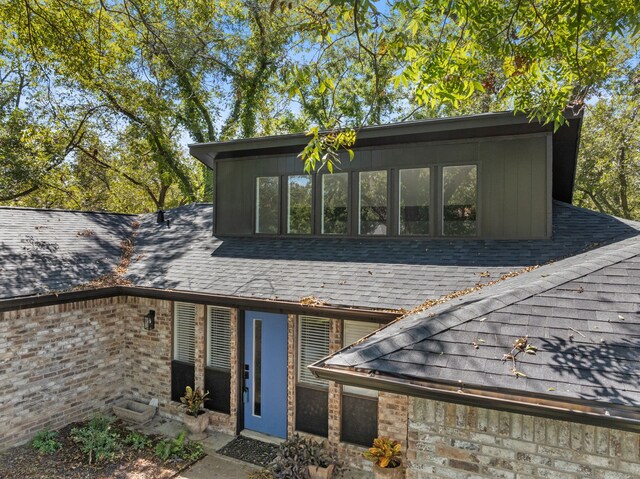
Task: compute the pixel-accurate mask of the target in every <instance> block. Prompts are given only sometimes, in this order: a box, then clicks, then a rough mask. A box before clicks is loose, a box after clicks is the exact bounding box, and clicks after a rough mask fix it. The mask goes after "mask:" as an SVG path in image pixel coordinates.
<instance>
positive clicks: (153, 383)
mask: <svg viewBox="0 0 640 479" xmlns="http://www.w3.org/2000/svg"><path fill="white" fill-rule="evenodd" d="M151 309H152V310H154V311H155V312H156V322H155V329H153V330H151V331H147V330H145V329H144V328H143V326H142V318H143V317H144V316H145V315H146V314H147V313H148V312H149V310H151ZM121 315H122V331H124V338H122V332H119V333H117V334H116V336H117V337H118V338H119V340H122V339H123V340H124V344H123V346H124V349H123V351H122V361H123V365H124V367H123V376H124V385H123V393H126V395H127V397H131V398H133V399H136V400H139V401H141V402H145V403H147V402H149V400H150V399H152V398H157V399H158V401H159V403H160V406H161V407H166V406H167V405H168V404H169V403H170V402H171V354H172V351H171V350H172V333H171V331H172V323H173V306H172V303H171V301H160V300H155V299H147V298H135V297H127V298H124V301H123V305H122V313H121Z"/></svg>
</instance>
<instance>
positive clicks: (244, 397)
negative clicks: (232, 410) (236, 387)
mask: <svg viewBox="0 0 640 479" xmlns="http://www.w3.org/2000/svg"><path fill="white" fill-rule="evenodd" d="M242 401H243V402H249V388H243V389H242Z"/></svg>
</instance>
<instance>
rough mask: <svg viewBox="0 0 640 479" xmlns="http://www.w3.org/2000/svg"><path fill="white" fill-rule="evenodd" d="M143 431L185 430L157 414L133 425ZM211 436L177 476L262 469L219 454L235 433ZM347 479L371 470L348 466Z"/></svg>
mask: <svg viewBox="0 0 640 479" xmlns="http://www.w3.org/2000/svg"><path fill="white" fill-rule="evenodd" d="M132 429H136V430H138V431H140V432H142V433H144V434H158V435H163V436H167V437H170V438H174V437H176V436H177V435H178V434H180V433H181V432H182V431H184V430H185V428H184V425H183V424H182V423H181V422H178V421H174V420H172V419H167V418H164V417H160V416H157V415H156V417H154V418H153V420H152V421H151V422H149V423H147V424H145V425H144V426H141V427H134V428H132ZM208 434H209V436H208V437H207V438H206V439H205V440H204V441H202V445H203V447H204V452H205V453H206V454H207V455H206V456H205V457H204V458H203V459H201V460H200V461H198V462H197V463H195V464H194V465H193V466H192V467H190V468H189V469H187V470H186V471H182V473H181V474H180V475H179V476H178V477H177V479H247V477H248V476H249V474H251V473H252V472H256V471H259V470H260V468H259V467H258V466H254V465H253V464H249V463H248V462H243V461H239V460H237V459H234V458H231V457H227V456H223V455H221V454H218V452H217V451H218V450H219V449H220V448H221V447H223V446H225V445H226V444H227V443H229V442H230V441H232V440H233V438H234V436H231V435H229V434H223V433H221V432H215V431H209V432H208ZM343 477H344V479H368V478H370V477H373V475H372V474H370V473H366V472H363V471H357V470H349V471H347V472H346V473H345V475H344V476H343Z"/></svg>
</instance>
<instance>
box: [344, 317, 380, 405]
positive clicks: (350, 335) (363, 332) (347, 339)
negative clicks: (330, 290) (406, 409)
mask: <svg viewBox="0 0 640 479" xmlns="http://www.w3.org/2000/svg"><path fill="white" fill-rule="evenodd" d="M381 326H382V325H381V324H379V323H372V322H365V321H352V320H345V321H343V323H342V346H343V347H347V346H350V345H351V344H353V343H355V342H357V341H359V340H361V339H362V338H364V337H365V336H368V335H369V334H371V333H373V332H374V331H377V330H378V329H380V327H381ZM350 329H352V330H355V331H349V330H350ZM342 392H343V393H346V394H352V395H356V396H365V397H371V398H377V397H378V391H376V390H375V389H366V388H359V387H356V386H342Z"/></svg>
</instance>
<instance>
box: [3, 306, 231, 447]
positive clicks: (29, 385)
mask: <svg viewBox="0 0 640 479" xmlns="http://www.w3.org/2000/svg"><path fill="white" fill-rule="evenodd" d="M150 309H153V310H154V311H155V313H156V322H155V329H154V330H151V331H146V330H145V329H144V328H143V323H142V318H143V317H144V315H146V314H147V313H148V312H149V310H150ZM197 312H198V315H197V320H196V334H197V337H198V338H201V340H199V341H197V348H196V381H197V383H198V384H200V383H202V385H203V383H204V362H205V359H206V355H205V344H206V343H205V331H206V328H205V324H206V323H205V307H204V306H198V308H197ZM237 317H238V315H237V310H232V324H231V333H232V340H231V364H232V365H234V366H235V364H236V356H237V339H236V330H237V324H236V323H237ZM172 329H173V303H172V302H171V301H162V300H155V299H147V298H136V297H119V298H107V299H99V300H92V301H82V302H76V303H68V304H62V305H56V306H47V307H42V308H33V309H25V310H21V311H11V312H5V313H0V391H1V394H0V449H3V448H6V447H10V446H12V445H16V444H20V443H22V442H25V441H27V440H28V439H30V438H31V437H32V436H33V434H34V433H35V432H37V431H39V430H41V429H58V428H61V427H63V426H65V425H67V424H69V423H70V422H74V421H79V420H83V419H86V418H88V417H90V416H92V415H94V414H96V413H99V412H105V413H109V412H110V410H111V406H112V405H113V404H114V403H116V402H118V401H120V400H122V399H124V398H134V399H137V400H140V401H142V402H148V401H149V400H150V399H152V398H157V399H158V401H159V403H160V413H161V414H163V415H166V416H173V417H177V418H180V417H181V415H182V409H181V408H180V407H179V404H178V403H175V402H172V401H171V359H172ZM236 377H237V376H236V371H235V368H234V367H232V371H231V383H232V388H231V414H221V413H215V412H211V413H209V415H210V423H211V425H212V427H213V428H215V429H217V430H222V431H225V432H229V433H234V432H235V427H236V417H237V409H238V398H237V391H236V387H235V381H236Z"/></svg>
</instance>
